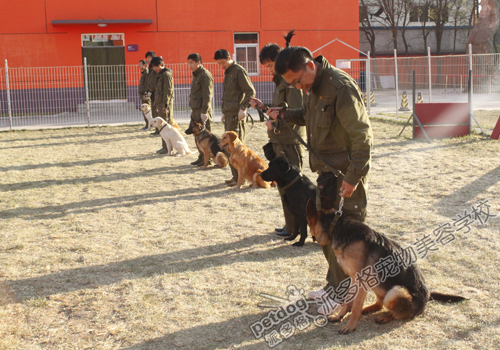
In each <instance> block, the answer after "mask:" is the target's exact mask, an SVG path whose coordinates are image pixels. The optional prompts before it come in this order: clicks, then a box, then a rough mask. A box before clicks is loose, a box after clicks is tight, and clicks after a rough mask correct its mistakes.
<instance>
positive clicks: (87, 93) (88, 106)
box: [83, 57, 90, 127]
mask: <svg viewBox="0 0 500 350" xmlns="http://www.w3.org/2000/svg"><path fill="white" fill-rule="evenodd" d="M83 71H84V75H85V104H86V105H87V120H88V126H89V127H90V104H89V79H88V76H87V57H84V58H83Z"/></svg>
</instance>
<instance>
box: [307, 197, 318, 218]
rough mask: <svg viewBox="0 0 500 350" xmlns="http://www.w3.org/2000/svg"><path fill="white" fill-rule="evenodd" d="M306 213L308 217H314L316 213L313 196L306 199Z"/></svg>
mask: <svg viewBox="0 0 500 350" xmlns="http://www.w3.org/2000/svg"><path fill="white" fill-rule="evenodd" d="M306 214H307V218H308V219H309V217H314V218H315V217H316V216H317V215H318V211H317V210H316V203H315V200H314V199H313V198H309V200H308V201H307V206H306Z"/></svg>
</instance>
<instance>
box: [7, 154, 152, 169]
mask: <svg viewBox="0 0 500 350" xmlns="http://www.w3.org/2000/svg"><path fill="white" fill-rule="evenodd" d="M158 157H159V156H158V155H157V154H156V153H154V152H149V153H146V154H141V155H138V156H134V157H116V158H100V159H90V160H80V161H75V162H64V163H41V164H26V165H14V166H6V167H0V171H12V170H19V171H23V170H34V169H43V168H53V167H61V168H70V167H74V166H90V165H94V164H106V163H119V162H124V161H128V160H135V161H141V160H148V159H157V158H158Z"/></svg>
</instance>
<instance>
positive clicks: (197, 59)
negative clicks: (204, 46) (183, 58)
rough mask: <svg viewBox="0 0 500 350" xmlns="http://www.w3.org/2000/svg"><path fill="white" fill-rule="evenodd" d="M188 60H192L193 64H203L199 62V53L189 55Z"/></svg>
mask: <svg viewBox="0 0 500 350" xmlns="http://www.w3.org/2000/svg"><path fill="white" fill-rule="evenodd" d="M188 60H193V61H195V62H200V63H203V62H202V61H201V56H200V54H199V53H192V54H189V56H188Z"/></svg>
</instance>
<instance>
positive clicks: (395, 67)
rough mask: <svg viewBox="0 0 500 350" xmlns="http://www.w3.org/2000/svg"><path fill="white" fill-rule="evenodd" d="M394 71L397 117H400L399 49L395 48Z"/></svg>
mask: <svg viewBox="0 0 500 350" xmlns="http://www.w3.org/2000/svg"><path fill="white" fill-rule="evenodd" d="M394 72H395V74H394V75H395V77H396V118H399V108H398V96H399V87H398V86H399V78H398V50H396V49H394Z"/></svg>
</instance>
